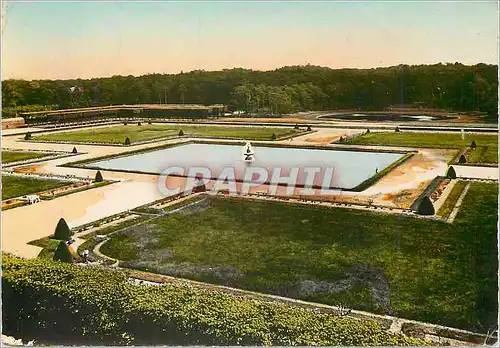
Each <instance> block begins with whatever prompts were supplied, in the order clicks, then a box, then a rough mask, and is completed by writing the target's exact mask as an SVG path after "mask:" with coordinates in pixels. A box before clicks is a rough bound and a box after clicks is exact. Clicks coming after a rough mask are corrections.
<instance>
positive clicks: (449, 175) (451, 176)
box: [446, 166, 457, 179]
mask: <svg viewBox="0 0 500 348" xmlns="http://www.w3.org/2000/svg"><path fill="white" fill-rule="evenodd" d="M446 177H447V178H448V179H456V178H457V173H456V172H455V168H453V166H450V168H448V171H447V172H446Z"/></svg>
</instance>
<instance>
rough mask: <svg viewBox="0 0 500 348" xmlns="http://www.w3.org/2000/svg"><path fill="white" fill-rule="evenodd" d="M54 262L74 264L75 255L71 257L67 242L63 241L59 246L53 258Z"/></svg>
mask: <svg viewBox="0 0 500 348" xmlns="http://www.w3.org/2000/svg"><path fill="white" fill-rule="evenodd" d="M52 259H53V260H54V261H62V262H70V263H71V262H73V255H71V251H69V248H68V245H67V244H66V242H64V241H61V242H60V243H59V245H58V246H57V249H56V251H55V252H54V257H53V258H52Z"/></svg>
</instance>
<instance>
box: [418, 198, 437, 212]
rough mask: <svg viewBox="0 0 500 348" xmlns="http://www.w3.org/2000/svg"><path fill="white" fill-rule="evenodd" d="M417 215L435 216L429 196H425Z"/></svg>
mask: <svg viewBox="0 0 500 348" xmlns="http://www.w3.org/2000/svg"><path fill="white" fill-rule="evenodd" d="M417 213H418V214H420V215H434V213H435V210H434V205H433V204H432V202H431V199H430V198H429V196H425V197H424V198H423V199H422V200H421V201H420V204H419V205H418V208H417Z"/></svg>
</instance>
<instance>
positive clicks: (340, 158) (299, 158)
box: [85, 143, 405, 189]
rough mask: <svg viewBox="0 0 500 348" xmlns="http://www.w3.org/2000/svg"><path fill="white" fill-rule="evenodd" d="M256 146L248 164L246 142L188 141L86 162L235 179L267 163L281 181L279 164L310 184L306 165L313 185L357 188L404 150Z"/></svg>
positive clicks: (121, 168) (107, 167)
mask: <svg viewBox="0 0 500 348" xmlns="http://www.w3.org/2000/svg"><path fill="white" fill-rule="evenodd" d="M253 151H254V153H255V157H254V161H253V162H250V163H248V162H245V161H244V160H243V158H244V157H243V146H242V145H219V144H206V143H189V144H186V145H180V146H175V147H171V148H166V149H161V150H152V151H150V152H144V153H138V154H131V155H128V156H121V157H117V158H111V159H106V160H102V161H96V162H91V163H87V164H86V165H85V166H86V167H91V168H98V169H103V170H119V171H130V172H138V173H147V174H161V173H162V172H163V171H164V170H165V169H167V168H172V167H181V168H184V169H185V173H184V175H186V176H187V174H188V170H189V169H190V168H193V167H203V168H208V169H209V170H210V173H211V178H213V179H217V178H219V177H220V174H221V173H222V172H223V170H224V168H231V169H232V170H233V172H234V173H235V178H234V179H235V180H236V181H245V172H246V171H247V172H248V170H249V169H252V168H265V169H266V170H267V171H268V173H269V175H268V180H267V181H266V182H268V183H277V181H275V180H273V177H272V173H273V171H276V168H278V174H279V175H280V176H281V177H286V176H289V175H290V174H291V173H293V170H298V174H297V180H296V183H297V184H298V185H304V184H305V183H308V184H310V182H308V181H306V180H307V175H308V172H307V170H310V169H307V168H318V174H317V175H316V176H315V179H314V183H313V185H314V186H322V185H323V184H324V182H325V180H328V179H330V180H328V181H329V182H328V185H327V186H328V187H329V188H340V189H352V188H354V187H356V186H357V185H359V184H361V183H362V182H363V181H365V180H367V179H369V178H370V177H372V176H373V175H375V174H376V173H377V172H379V171H382V170H384V169H385V168H386V167H388V166H389V165H391V164H392V163H394V162H395V161H397V160H399V159H400V158H402V157H403V156H404V155H405V154H404V153H387V152H372V151H353V150H349V151H342V150H327V149H309V148H307V149H306V148H292V147H266V146H261V145H253ZM294 168H296V169H294ZM327 168H332V169H333V170H332V172H331V173H333V175H329V174H328V175H327V174H325V173H327V172H328V170H327ZM309 175H310V174H309ZM325 177H326V179H325ZM252 180H253V179H252ZM252 180H250V181H252Z"/></svg>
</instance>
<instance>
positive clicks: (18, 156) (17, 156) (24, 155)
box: [2, 151, 50, 163]
mask: <svg viewBox="0 0 500 348" xmlns="http://www.w3.org/2000/svg"><path fill="white" fill-rule="evenodd" d="M46 156H50V154H48V153H39V152H21V151H2V163H11V162H17V161H24V160H29V159H34V158H42V157H46Z"/></svg>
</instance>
